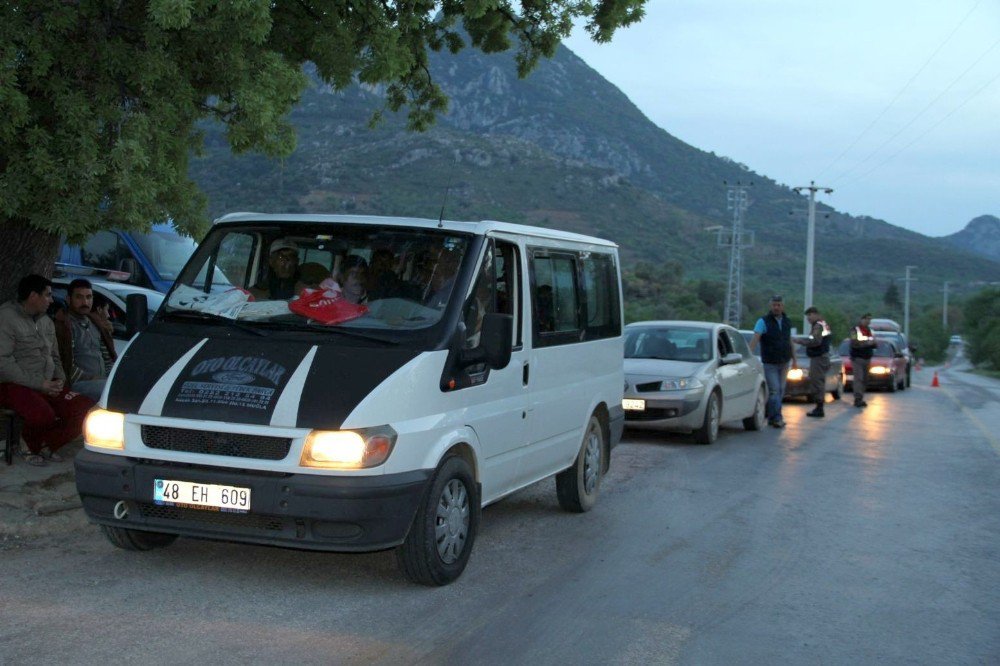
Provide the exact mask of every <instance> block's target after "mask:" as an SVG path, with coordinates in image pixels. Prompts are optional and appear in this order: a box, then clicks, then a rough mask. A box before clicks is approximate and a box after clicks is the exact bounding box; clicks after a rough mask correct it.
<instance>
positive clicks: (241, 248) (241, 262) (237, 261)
mask: <svg viewBox="0 0 1000 666" xmlns="http://www.w3.org/2000/svg"><path fill="white" fill-rule="evenodd" d="M253 240H254V239H253V236H251V235H250V234H238V233H231V234H226V237H225V238H223V239H222V242H221V243H219V252H218V255H217V256H218V263H217V264H216V268H218V269H219V270H221V271H222V273H223V275H225V276H226V279H227V280H229V282H230V284H234V285H236V286H237V287H242V288H244V289H245V288H246V287H247V285H248V284H249V281H248V278H249V276H250V269H251V262H252V261H253ZM204 282H205V279H204V271H203V272H202V273H200V274H199V275H198V277H197V278H196V279H195V283H201V284H204Z"/></svg>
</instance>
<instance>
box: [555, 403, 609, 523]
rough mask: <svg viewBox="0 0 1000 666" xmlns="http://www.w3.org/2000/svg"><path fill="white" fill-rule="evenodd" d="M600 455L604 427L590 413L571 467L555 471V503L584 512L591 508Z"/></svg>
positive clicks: (601, 460) (598, 487) (601, 463)
mask: <svg viewBox="0 0 1000 666" xmlns="http://www.w3.org/2000/svg"><path fill="white" fill-rule="evenodd" d="M604 455H605V450H604V428H603V427H601V422H600V420H598V418H597V417H596V416H594V415H591V417H590V421H589V422H588V423H587V430H586V431H585V432H584V434H583V443H582V444H581V445H580V451H579V453H577V455H576V461H575V462H574V463H573V466H572V467H570V468H569V469H566V470H563V471H562V472H559V474H557V475H556V497H558V498H559V506H561V507H562V508H563V509H564V510H566V511H572V512H573V513H584V512H586V511H590V510H591V509H593V508H594V504H596V503H597V495H598V493H600V491H601V477H602V476H603V475H604V467H605V465H604Z"/></svg>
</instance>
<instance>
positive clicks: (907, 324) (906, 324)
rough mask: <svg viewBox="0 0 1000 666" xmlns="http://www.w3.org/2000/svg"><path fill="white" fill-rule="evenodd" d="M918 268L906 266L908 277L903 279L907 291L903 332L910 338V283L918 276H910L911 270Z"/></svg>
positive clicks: (904, 304) (904, 299)
mask: <svg viewBox="0 0 1000 666" xmlns="http://www.w3.org/2000/svg"><path fill="white" fill-rule="evenodd" d="M914 268H916V266H907V267H906V277H905V278H903V281H904V282H906V292H905V295H904V296H903V333H904V334H905V335H906V339H907V340H909V339H910V283H911V282H913V281H915V280H916V278H912V277H910V271H911V270H912V269H914Z"/></svg>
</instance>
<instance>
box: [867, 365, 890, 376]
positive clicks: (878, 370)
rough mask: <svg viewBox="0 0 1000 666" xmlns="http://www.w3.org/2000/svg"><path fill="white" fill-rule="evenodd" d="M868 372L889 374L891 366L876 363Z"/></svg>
mask: <svg viewBox="0 0 1000 666" xmlns="http://www.w3.org/2000/svg"><path fill="white" fill-rule="evenodd" d="M868 372H870V373H872V374H873V375H887V374H889V368H887V367H885V366H884V365H876V366H874V367H872V368H869V370H868Z"/></svg>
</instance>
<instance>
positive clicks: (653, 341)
mask: <svg viewBox="0 0 1000 666" xmlns="http://www.w3.org/2000/svg"><path fill="white" fill-rule="evenodd" d="M625 383H626V386H625V396H624V399H623V400H622V407H623V408H624V410H625V425H627V426H628V427H630V428H644V429H657V430H677V431H687V432H692V431H693V432H694V435H695V440H696V441H698V442H700V443H702V444H711V443H712V442H714V441H715V440H716V438H717V437H718V435H719V424H720V423H724V422H727V421H736V420H742V421H743V426H744V427H745V428H746V429H747V430H760V429H761V428H762V427H763V426H764V407H765V404H766V402H767V388H766V386H765V383H764V368H763V366H762V365H761V363H760V359H758V358H757V357H756V356H755V355H753V354H752V353H750V348H749V347H748V346H747V343H746V341H745V340H744V339H743V336H741V335H740V333H739V332H738V331H737V330H736V329H735V328H732V327H731V326H727V325H725V324H716V323H712V322H702V321H644V322H636V323H634V324H629V325H628V326H626V327H625Z"/></svg>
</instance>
